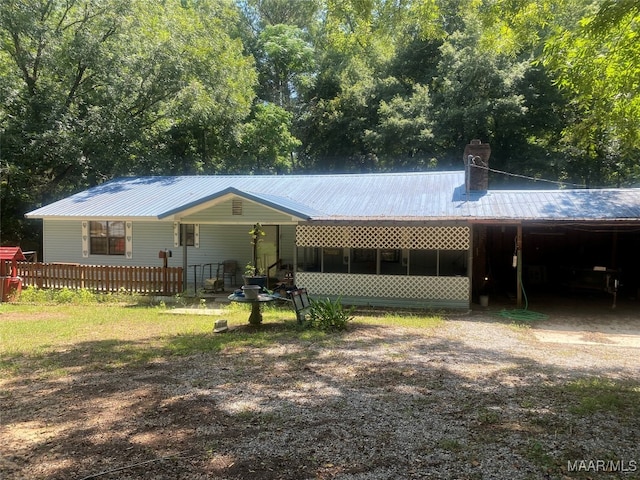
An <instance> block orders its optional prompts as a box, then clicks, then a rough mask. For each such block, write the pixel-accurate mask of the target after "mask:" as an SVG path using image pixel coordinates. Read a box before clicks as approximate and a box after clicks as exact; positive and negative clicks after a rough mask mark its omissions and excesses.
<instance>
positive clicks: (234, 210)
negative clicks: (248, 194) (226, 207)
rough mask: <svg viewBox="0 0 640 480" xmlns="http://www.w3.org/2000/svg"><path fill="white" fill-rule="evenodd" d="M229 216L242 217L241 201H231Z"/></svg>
mask: <svg viewBox="0 0 640 480" xmlns="http://www.w3.org/2000/svg"><path fill="white" fill-rule="evenodd" d="M231 215H242V200H231Z"/></svg>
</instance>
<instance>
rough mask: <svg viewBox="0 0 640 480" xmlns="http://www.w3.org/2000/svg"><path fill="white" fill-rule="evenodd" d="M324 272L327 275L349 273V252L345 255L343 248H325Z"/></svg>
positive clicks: (323, 256) (323, 257) (323, 251)
mask: <svg viewBox="0 0 640 480" xmlns="http://www.w3.org/2000/svg"><path fill="white" fill-rule="evenodd" d="M322 271H323V272H325V273H348V272H349V254H348V252H347V254H345V253H344V251H343V249H342V248H323V249H322Z"/></svg>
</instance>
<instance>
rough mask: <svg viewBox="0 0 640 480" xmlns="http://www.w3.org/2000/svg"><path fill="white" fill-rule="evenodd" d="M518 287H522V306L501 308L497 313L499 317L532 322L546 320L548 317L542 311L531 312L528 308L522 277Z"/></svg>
mask: <svg viewBox="0 0 640 480" xmlns="http://www.w3.org/2000/svg"><path fill="white" fill-rule="evenodd" d="M520 288H521V289H522V295H523V296H524V308H522V309H520V308H518V309H515V310H501V311H499V312H498V313H497V315H498V316H499V317H502V318H508V319H510V320H517V321H520V322H533V321H536V320H546V319H547V318H549V316H548V315H545V314H544V313H538V312H532V311H530V310H529V300H528V299H527V292H525V291H524V283H522V277H521V278H520Z"/></svg>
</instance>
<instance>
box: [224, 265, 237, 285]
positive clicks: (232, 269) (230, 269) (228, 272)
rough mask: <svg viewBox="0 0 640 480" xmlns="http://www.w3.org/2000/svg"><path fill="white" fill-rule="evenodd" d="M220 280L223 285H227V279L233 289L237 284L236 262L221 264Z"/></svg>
mask: <svg viewBox="0 0 640 480" xmlns="http://www.w3.org/2000/svg"><path fill="white" fill-rule="evenodd" d="M222 279H223V281H224V284H225V285H227V279H229V285H231V286H233V287H234V286H236V285H237V284H238V262H237V260H225V261H224V262H222ZM232 280H233V282H232Z"/></svg>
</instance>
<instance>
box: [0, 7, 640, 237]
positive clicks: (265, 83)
mask: <svg viewBox="0 0 640 480" xmlns="http://www.w3.org/2000/svg"><path fill="white" fill-rule="evenodd" d="M639 25H640V7H638V2H636V1H634V0H620V1H613V0H596V1H595V2H591V1H590V0H557V1H556V0H543V1H534V0H517V1H511V0H509V1H507V0H496V1H493V2H482V1H475V0H473V1H471V0H468V1H454V0H408V1H402V2H390V1H387V0H367V1H361V0H297V1H296V2H290V1H287V0H243V1H237V2H227V1H226V0H202V1H200V0H199V1H179V0H170V1H165V2H145V1H142V0H134V1H130V0H104V1H101V2H51V1H43V0H25V1H21V2H15V1H11V0H0V98H2V99H3V102H1V103H0V134H1V135H0V155H1V159H0V164H1V165H2V168H1V172H0V173H1V175H0V208H1V212H0V218H1V222H2V225H1V226H2V233H3V238H2V240H3V243H8V242H10V243H15V244H18V243H20V244H22V245H23V246H24V245H25V243H26V242H28V241H32V242H34V243H35V244H34V245H30V246H29V249H36V248H38V247H39V244H38V242H37V237H36V235H37V234H38V231H39V229H37V228H36V226H39V225H35V224H34V223H31V222H27V221H25V220H24V218H23V214H24V212H26V211H29V210H31V209H33V208H35V207H37V206H39V205H41V204H43V203H48V202H50V201H53V200H57V199H59V198H61V197H63V196H65V195H67V194H69V193H71V192H76V191H78V190H81V189H82V188H84V187H88V186H93V185H95V184H98V183H101V182H103V181H104V180H107V179H110V178H112V177H113V176H120V175H139V174H144V175H148V174H183V173H184V174H197V173H219V172H224V173H228V172H232V173H238V172H239V173H249V172H250V173H276V174H280V173H289V172H291V171H304V170H306V171H394V170H418V169H427V168H434V167H438V168H461V158H460V157H461V152H462V149H463V148H464V145H465V144H466V143H467V142H468V141H469V140H470V139H471V138H474V137H479V138H481V140H483V141H485V142H489V143H491V146H492V151H493V154H492V160H491V162H492V166H493V167H495V168H497V169H499V170H506V171H510V172H514V173H518V174H524V175H529V176H532V177H542V178H549V179H551V180H561V181H568V182H572V183H577V184H586V185H590V186H607V185H613V186H618V185H629V184H636V183H637V182H638V181H640V167H638V162H637V158H638V154H639V153H640V149H639V147H638V145H639V144H640V127H639V125H640V96H639V95H638V84H639V83H640V41H638V39H639V35H640V34H639V33H638V32H639V31H640V27H639ZM509 181H510V179H509V178H508V177H499V176H496V177H495V178H492V183H495V184H499V183H507V182H509Z"/></svg>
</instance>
